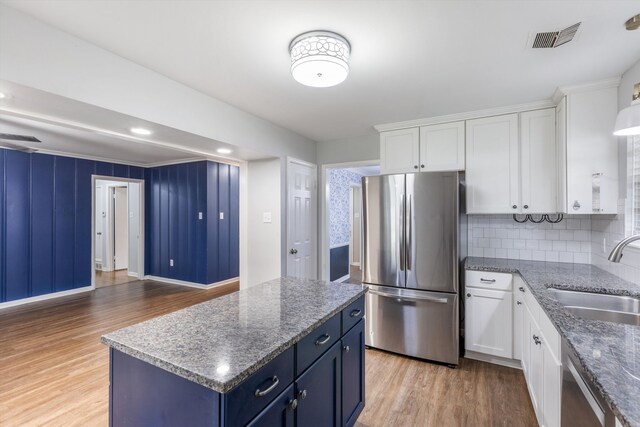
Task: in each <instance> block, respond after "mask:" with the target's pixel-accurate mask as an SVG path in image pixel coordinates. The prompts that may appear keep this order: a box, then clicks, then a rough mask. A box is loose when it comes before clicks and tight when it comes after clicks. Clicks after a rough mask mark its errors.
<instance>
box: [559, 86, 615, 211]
mask: <svg viewBox="0 0 640 427" xmlns="http://www.w3.org/2000/svg"><path fill="white" fill-rule="evenodd" d="M617 111H618V92H617V88H616V87H615V86H611V87H601V88H596V89H590V90H582V91H573V92H572V91H569V93H568V94H567V95H566V96H565V97H563V98H562V99H561V101H560V103H559V104H558V106H557V120H558V127H557V131H558V159H559V162H558V173H559V177H560V179H559V180H558V199H559V200H558V203H559V205H558V210H559V211H560V212H564V213H570V214H615V213H617V203H618V144H617V139H616V137H615V136H614V135H613V127H614V125H615V121H616V114H617Z"/></svg>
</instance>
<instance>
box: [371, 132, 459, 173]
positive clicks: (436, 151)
mask: <svg viewBox="0 0 640 427" xmlns="http://www.w3.org/2000/svg"><path fill="white" fill-rule="evenodd" d="M464 162H465V159H464V122H463V121H462V122H454V123H444V124H439V125H430V126H422V127H420V128H409V129H401V130H392V131H387V132H381V133H380V172H381V173H383V174H392V173H411V172H428V171H429V172H433V171H456V170H464Z"/></svg>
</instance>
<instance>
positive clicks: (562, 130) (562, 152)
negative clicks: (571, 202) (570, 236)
mask: <svg viewBox="0 0 640 427" xmlns="http://www.w3.org/2000/svg"><path fill="white" fill-rule="evenodd" d="M556 148H557V165H558V182H557V184H558V189H557V208H558V212H563V213H567V98H566V97H565V98H562V99H561V100H560V102H559V103H558V105H557V106H556Z"/></svg>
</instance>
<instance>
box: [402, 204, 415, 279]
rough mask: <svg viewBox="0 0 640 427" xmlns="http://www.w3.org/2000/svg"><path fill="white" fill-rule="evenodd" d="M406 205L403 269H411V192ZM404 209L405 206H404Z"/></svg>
mask: <svg viewBox="0 0 640 427" xmlns="http://www.w3.org/2000/svg"><path fill="white" fill-rule="evenodd" d="M407 206H409V215H408V216H406V217H405V224H408V225H407V228H408V231H407V233H406V235H405V241H406V244H405V248H404V251H405V253H406V255H405V261H406V265H405V270H411V249H412V248H411V246H412V243H413V242H412V241H411V233H412V231H413V228H412V225H411V224H412V223H413V215H412V212H413V207H412V200H411V194H409V201H408V202H407ZM405 209H406V208H405Z"/></svg>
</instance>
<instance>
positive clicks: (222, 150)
mask: <svg viewBox="0 0 640 427" xmlns="http://www.w3.org/2000/svg"><path fill="white" fill-rule="evenodd" d="M216 151H217V152H218V153H220V154H231V153H232V151H231V150H229V149H228V148H218V149H217V150H216Z"/></svg>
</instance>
